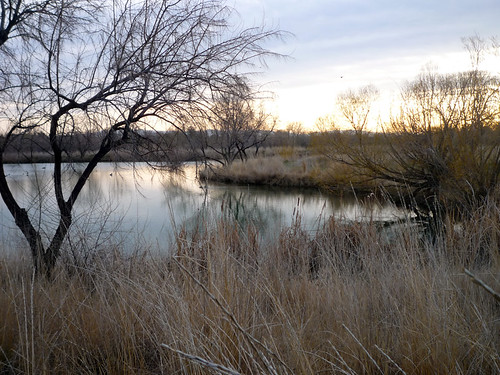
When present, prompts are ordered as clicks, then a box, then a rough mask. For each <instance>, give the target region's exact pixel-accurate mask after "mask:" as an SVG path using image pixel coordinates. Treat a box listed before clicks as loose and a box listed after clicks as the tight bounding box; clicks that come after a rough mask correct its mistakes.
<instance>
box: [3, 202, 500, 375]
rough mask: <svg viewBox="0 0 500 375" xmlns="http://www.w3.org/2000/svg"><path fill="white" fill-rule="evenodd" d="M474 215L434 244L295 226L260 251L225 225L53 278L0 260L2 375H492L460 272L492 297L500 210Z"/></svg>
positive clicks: (409, 229)
mask: <svg viewBox="0 0 500 375" xmlns="http://www.w3.org/2000/svg"><path fill="white" fill-rule="evenodd" d="M475 215H476V217H475V218H473V219H472V220H471V221H470V222H467V223H463V224H462V225H461V226H460V227H457V228H455V230H453V231H448V233H447V235H446V237H443V238H441V239H439V240H438V241H434V242H433V241H428V240H427V239H426V238H425V236H422V232H421V231H420V230H419V229H418V228H417V227H415V226H413V225H409V224H408V225H407V224H402V225H401V226H400V227H399V228H398V230H397V231H394V232H393V233H392V234H391V235H390V236H389V235H388V234H387V232H386V231H384V230H381V229H380V228H379V227H378V226H377V225H376V224H375V223H344V222H341V221H335V220H333V219H331V220H329V221H327V222H326V223H325V224H324V226H323V227H322V228H320V229H319V230H318V232H317V233H313V234H312V233H307V232H305V231H304V230H303V229H302V228H301V226H300V218H297V220H296V221H295V223H294V224H293V225H292V226H290V227H288V228H283V230H282V231H281V233H280V234H279V236H277V239H276V241H274V242H270V243H266V244H262V243H261V241H260V240H259V235H258V233H257V232H256V231H255V230H254V229H253V228H251V227H249V228H238V226H237V225H235V223H233V222H228V221H224V220H221V221H220V222H218V223H217V224H216V226H215V228H213V229H209V228H208V227H207V228H201V230H200V231H198V232H195V233H189V234H188V233H187V232H186V231H181V232H180V233H179V234H178V236H177V238H176V242H175V243H174V244H173V245H172V247H171V248H170V251H171V254H172V256H171V257H170V256H158V255H155V256H151V255H150V256H141V257H139V256H137V255H136V256H130V257H125V256H123V255H120V253H119V252H113V254H112V255H111V256H109V257H107V258H106V259H105V260H104V258H103V260H101V261H97V260H96V262H97V264H94V265H93V267H92V268H91V269H90V268H78V267H76V266H75V265H72V264H61V266H60V268H59V270H58V272H57V273H56V276H55V278H54V280H52V281H50V282H49V281H46V280H43V279H36V278H34V277H33V275H32V272H31V270H30V269H29V268H28V265H29V263H30V262H29V260H23V259H21V258H20V257H7V256H5V257H4V258H3V259H2V260H1V262H0V348H1V351H0V373H6V374H9V373H13V374H15V373H27V374H44V373H46V374H49V373H50V374H58V373H59V374H66V373H74V374H76V373H78V374H96V373H99V374H118V373H120V374H137V373H138V374H205V373H222V374H237V373H241V374H258V373H259V374H260V373H262V374H321V373H332V374H337V373H338V374H449V373H457V374H481V373H483V374H494V373H500V358H499V350H500V335H499V332H500V304H499V303H498V301H496V300H495V298H494V297H493V296H492V295H491V294H490V293H488V292H487V291H486V290H484V289H483V288H481V287H480V286H478V285H476V284H475V283H473V282H472V281H471V279H470V278H469V277H468V276H466V275H465V274H464V267H466V268H467V269H469V270H470V271H471V272H472V273H473V274H474V275H475V276H476V277H477V278H480V279H481V280H483V281H484V282H485V283H487V284H488V285H490V286H491V287H492V288H493V289H496V290H497V291H498V290H499V285H500V280H499V278H500V256H499V250H498V241H497V239H498V236H499V234H500V208H499V207H497V206H495V205H493V204H492V205H489V206H487V207H482V208H481V209H478V211H477V212H476V213H475ZM68 270H71V272H68Z"/></svg>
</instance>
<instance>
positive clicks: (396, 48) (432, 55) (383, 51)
mask: <svg viewBox="0 0 500 375" xmlns="http://www.w3.org/2000/svg"><path fill="white" fill-rule="evenodd" d="M229 3H230V4H231V1H230V2H229ZM232 4H233V5H234V7H235V8H236V9H237V11H238V12H239V14H240V17H241V18H242V20H243V21H244V23H245V24H246V25H256V24H260V23H262V22H265V24H266V25H267V26H269V27H278V28H280V29H282V30H286V31H289V32H291V33H293V34H294V36H293V37H290V38H288V40H287V41H286V43H285V44H280V43H273V46H272V47H273V48H274V49H275V50H277V51H278V52H281V53H285V54H287V55H290V56H291V59H290V60H287V61H271V63H270V66H269V69H268V71H267V72H266V73H265V74H263V75H262V76H260V77H259V78H258V79H259V81H261V82H269V85H267V88H269V89H271V90H273V91H274V92H275V93H276V95H277V98H276V100H275V104H274V106H273V110H274V111H276V112H277V114H278V115H279V117H280V120H281V123H282V125H286V123H288V122H291V121H301V122H303V123H304V125H305V126H308V127H309V126H312V125H313V124H314V121H315V120H316V118H318V117H320V116H323V115H326V114H329V113H332V112H333V111H334V105H335V100H336V96H337V95H338V94H339V93H341V92H343V91H346V90H347V89H355V88H357V87H360V86H363V85H366V84H373V85H375V86H377V87H378V88H379V89H380V90H381V92H382V93H383V95H384V96H386V97H388V95H393V94H394V93H397V90H398V89H399V88H400V87H401V85H402V84H403V83H404V82H405V81H406V80H410V79H412V78H413V77H415V76H416V75H417V74H418V73H419V72H420V71H421V69H422V68H423V67H424V66H425V65H428V64H433V65H435V66H437V68H438V70H439V71H441V72H450V71H458V70H464V69H467V68H468V67H469V66H470V65H469V64H470V63H469V60H468V57H467V54H466V53H465V50H464V47H463V44H462V41H461V38H462V37H468V36H472V35H475V34H477V35H480V36H481V37H483V38H485V39H488V38H490V37H494V36H500V1H499V0H455V1H452V0H425V1H422V0H413V1H407V0H232ZM496 62H497V63H498V58H496ZM490 64H491V63H490ZM490 68H491V69H497V68H498V69H497V70H496V71H495V72H496V73H498V72H500V65H498V66H495V67H491V66H490ZM389 93H390V94H389Z"/></svg>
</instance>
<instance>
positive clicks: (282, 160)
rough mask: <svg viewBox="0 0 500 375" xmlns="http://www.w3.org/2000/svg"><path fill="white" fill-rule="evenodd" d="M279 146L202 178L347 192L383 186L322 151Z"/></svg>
mask: <svg viewBox="0 0 500 375" xmlns="http://www.w3.org/2000/svg"><path fill="white" fill-rule="evenodd" d="M282 154H283V152H280V151H279V149H276V150H271V151H268V155H267V156H259V157H254V158H249V159H248V160H246V161H244V162H242V161H239V160H238V161H235V162H233V163H232V164H230V165H227V166H218V165H215V166H212V167H211V168H208V169H205V170H202V171H201V172H200V178H201V179H205V180H208V181H212V182H221V183H230V184H238V185H266V186H282V187H315V188H322V189H325V190H328V191H332V192H337V193H343V192H353V191H354V192H357V193H371V192H375V191H379V190H380V186H381V183H380V181H376V180H368V179H366V177H362V175H361V174H360V173H359V172H358V171H357V170H356V169H355V168H353V167H351V166H347V165H345V164H341V163H339V162H334V161H331V160H327V159H325V158H323V157H321V156H319V155H308V154H307V153H305V152H304V153H302V154H291V155H282Z"/></svg>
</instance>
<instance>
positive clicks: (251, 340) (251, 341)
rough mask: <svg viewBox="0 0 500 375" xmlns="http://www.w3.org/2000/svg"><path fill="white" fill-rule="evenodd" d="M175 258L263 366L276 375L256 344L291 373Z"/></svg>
mask: <svg viewBox="0 0 500 375" xmlns="http://www.w3.org/2000/svg"><path fill="white" fill-rule="evenodd" d="M176 258H178V257H172V260H173V261H174V262H175V264H177V266H179V268H180V269H181V270H183V271H184V272H185V273H186V274H187V275H188V276H189V277H190V278H191V279H192V280H193V281H194V282H195V283H196V284H197V285H198V286H199V287H200V288H201V289H203V291H204V292H205V293H206V294H207V296H208V297H209V298H210V299H211V300H212V301H213V302H214V303H215V304H216V305H217V306H218V307H219V308H220V309H221V310H222V311H223V312H224V314H226V315H227V316H228V318H229V319H230V321H231V323H232V324H233V325H234V326H235V327H236V328H237V329H238V331H240V332H241V333H242V334H243V336H244V337H245V338H246V339H247V340H248V343H249V344H250V346H251V347H252V349H253V350H254V351H255V352H256V353H257V355H258V356H259V358H260V359H261V361H262V362H263V363H264V365H265V366H266V367H267V369H268V370H269V371H270V372H271V373H272V374H276V375H278V373H277V371H276V369H275V368H274V367H273V366H272V364H271V363H269V360H268V359H267V358H266V356H264V355H263V354H262V352H261V351H260V350H258V349H257V347H256V346H255V344H258V345H259V346H260V347H262V348H263V349H265V350H266V351H267V353H268V354H270V355H272V356H273V357H274V358H276V359H277V360H278V361H279V363H280V364H281V365H282V366H283V367H284V368H286V369H287V370H288V371H289V373H293V371H292V370H291V369H290V368H289V367H288V366H287V365H286V364H285V363H284V362H283V361H282V360H281V359H280V358H279V356H278V355H277V354H276V353H274V352H273V351H272V350H270V349H269V348H268V347H267V346H266V345H265V344H264V343H262V342H261V341H259V340H257V339H256V338H255V337H253V336H252V335H250V334H249V333H248V332H247V331H246V330H245V329H244V328H243V327H242V326H241V325H240V324H239V323H238V321H237V320H236V318H235V317H234V315H233V314H232V313H231V312H230V311H229V310H228V309H227V308H226V307H225V306H224V305H223V304H222V303H221V302H220V301H219V299H218V298H217V297H215V296H214V295H213V294H212V293H211V292H210V291H209V290H208V289H207V287H206V286H205V285H203V284H202V283H201V282H200V281H199V280H198V279H197V278H196V277H195V276H194V275H193V274H192V273H191V272H189V270H188V269H187V268H186V267H184V266H183V265H182V264H181V263H180V262H179V261H178V260H177V259H176Z"/></svg>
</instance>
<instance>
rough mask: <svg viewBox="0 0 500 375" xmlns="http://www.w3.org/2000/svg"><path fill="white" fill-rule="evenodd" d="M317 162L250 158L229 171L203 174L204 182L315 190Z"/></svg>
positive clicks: (221, 170) (204, 172)
mask: <svg viewBox="0 0 500 375" xmlns="http://www.w3.org/2000/svg"><path fill="white" fill-rule="evenodd" d="M314 167H315V161H314V160H313V159H311V158H298V159H285V158H283V157H281V156H276V155H275V156H268V157H257V158H250V159H248V160H247V161H246V162H241V161H235V162H234V163H232V164H231V165H229V166H226V167H216V168H212V169H207V170H204V171H202V172H200V177H201V178H202V179H208V180H210V181H219V182H226V183H227V182H229V183H234V184H242V185H247V184H251V185H267V186H296V187H312V186H317V183H316V182H315V180H314V179H313V177H312V174H313V171H314Z"/></svg>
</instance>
